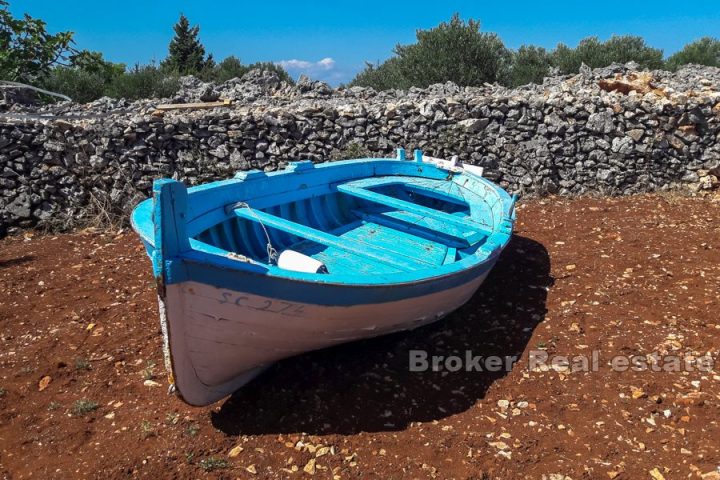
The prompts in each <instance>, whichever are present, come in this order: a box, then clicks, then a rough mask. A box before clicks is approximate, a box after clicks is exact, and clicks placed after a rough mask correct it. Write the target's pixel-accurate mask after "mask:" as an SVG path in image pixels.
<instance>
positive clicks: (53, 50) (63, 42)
mask: <svg viewBox="0 0 720 480" xmlns="http://www.w3.org/2000/svg"><path fill="white" fill-rule="evenodd" d="M45 27H46V24H45V22H43V21H42V20H38V19H35V18H32V17H31V16H29V15H28V14H24V15H23V18H22V19H17V18H14V17H13V16H12V14H11V13H10V10H9V3H8V2H7V1H6V0H0V79H3V80H15V81H20V82H35V81H37V80H38V79H40V78H42V77H44V76H45V75H47V74H48V73H49V71H50V69H51V68H52V67H53V66H55V65H61V64H63V62H64V61H65V60H66V59H67V57H68V55H70V54H71V53H73V52H74V49H73V48H72V45H73V32H59V33H56V34H55V35H52V34H50V33H48V32H47V30H46V28H45Z"/></svg>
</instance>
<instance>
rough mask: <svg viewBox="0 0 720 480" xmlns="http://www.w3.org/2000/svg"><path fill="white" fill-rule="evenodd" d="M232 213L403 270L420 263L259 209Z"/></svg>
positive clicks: (240, 210) (238, 210)
mask: <svg viewBox="0 0 720 480" xmlns="http://www.w3.org/2000/svg"><path fill="white" fill-rule="evenodd" d="M234 214H235V215H237V216H238V217H240V218H243V219H245V220H250V221H252V222H257V223H258V224H263V225H265V227H266V228H276V229H278V230H281V231H283V232H288V233H292V234H293V235H298V236H300V237H303V238H305V239H307V240H310V241H312V242H315V243H319V244H322V245H327V246H330V247H335V248H337V249H340V250H343V251H346V252H351V253H353V254H355V255H357V256H359V257H368V258H370V259H372V260H375V261H378V262H381V263H386V264H388V265H392V266H395V267H398V268H401V269H403V270H414V269H417V266H418V264H419V263H421V262H420V261H408V260H405V259H404V258H402V257H401V258H398V257H395V256H393V255H391V254H389V252H387V251H383V250H382V249H380V248H378V247H374V246H370V245H357V244H355V245H354V244H351V243H349V242H346V241H343V240H342V239H341V238H338V237H336V236H334V235H331V234H328V233H325V232H323V231H321V230H317V229H315V228H311V227H306V226H305V225H300V224H299V223H295V222H291V221H289V220H285V219H284V218H279V217H276V216H274V215H270V214H269V213H265V212H263V211H260V210H255V209H251V208H238V209H235V210H234Z"/></svg>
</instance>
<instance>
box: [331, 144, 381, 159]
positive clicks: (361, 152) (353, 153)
mask: <svg viewBox="0 0 720 480" xmlns="http://www.w3.org/2000/svg"><path fill="white" fill-rule="evenodd" d="M371 156H372V155H371V153H370V150H368V149H367V148H366V147H365V146H363V145H361V144H359V143H350V144H348V145H346V146H345V148H343V149H342V150H334V151H333V152H332V153H331V154H330V158H331V159H333V160H354V159H356V158H369V157H371Z"/></svg>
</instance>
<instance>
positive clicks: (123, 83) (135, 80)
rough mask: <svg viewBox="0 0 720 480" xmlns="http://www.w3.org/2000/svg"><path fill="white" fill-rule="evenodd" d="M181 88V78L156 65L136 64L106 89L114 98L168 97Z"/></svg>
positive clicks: (108, 94) (107, 93) (106, 92)
mask: <svg viewBox="0 0 720 480" xmlns="http://www.w3.org/2000/svg"><path fill="white" fill-rule="evenodd" d="M179 89H180V78H179V76H178V75H177V74H176V73H168V72H165V71H163V70H162V69H160V68H157V67H156V66H154V65H144V66H141V65H135V67H133V68H132V69H131V70H130V71H128V72H126V73H125V74H124V75H122V76H120V77H118V78H116V79H115V80H114V81H113V82H112V83H111V84H110V85H108V87H107V89H106V90H105V94H106V95H107V96H109V97H113V98H127V99H128V100H137V99H140V98H167V97H172V96H173V95H175V93H177V91H178V90H179Z"/></svg>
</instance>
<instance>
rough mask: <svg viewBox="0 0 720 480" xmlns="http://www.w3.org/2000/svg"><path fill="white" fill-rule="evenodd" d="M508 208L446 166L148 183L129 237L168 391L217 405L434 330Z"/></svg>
mask: <svg viewBox="0 0 720 480" xmlns="http://www.w3.org/2000/svg"><path fill="white" fill-rule="evenodd" d="M514 204H515V197H514V196H513V197H511V196H510V195H508V194H507V193H506V192H505V191H504V190H502V189H501V188H500V187H498V186H497V185H495V184H493V183H492V182H490V181H488V180H486V179H484V178H483V177H482V170H481V169H480V168H479V167H475V166H471V165H465V164H458V163H457V161H456V160H455V159H453V160H441V159H435V158H431V157H423V155H422V152H420V151H415V155H414V158H413V159H406V158H405V152H404V150H402V149H400V150H398V155H397V158H385V159H369V158H368V159H360V160H350V161H341V162H330V163H323V164H318V165H314V164H313V163H312V162H309V161H301V162H293V163H291V164H290V165H289V166H288V168H286V169H285V170H283V171H279V172H273V173H264V172H260V171H253V170H251V171H247V172H240V173H238V174H237V175H235V177H234V178H233V179H231V180H225V181H219V182H214V183H210V184H207V185H200V186H197V187H193V188H189V189H188V188H186V187H185V186H184V185H183V184H182V183H180V182H177V181H174V180H158V181H156V182H155V184H154V186H153V198H152V199H148V200H146V201H144V202H142V203H141V204H139V205H138V207H137V208H136V209H135V211H134V212H133V215H132V224H133V228H134V229H135V230H136V231H137V233H138V234H139V235H140V237H141V238H142V240H143V242H144V244H145V247H146V249H147V252H148V255H149V256H150V258H151V260H152V265H153V272H154V275H155V278H156V281H157V291H158V297H159V301H160V318H161V326H162V332H163V336H164V352H165V362H166V367H167V370H168V374H169V378H170V384H171V388H172V389H173V390H174V391H175V392H176V393H177V394H178V395H180V396H181V397H182V399H184V400H185V401H186V402H187V403H190V404H192V405H207V404H209V403H212V402H214V401H217V400H219V399H221V398H223V397H225V396H227V395H229V394H230V393H232V392H233V391H235V390H237V389H238V388H240V387H241V386H242V385H244V384H245V383H247V382H249V381H250V380H251V379H252V378H254V377H255V376H256V375H258V374H259V373H260V372H261V371H262V370H263V369H265V368H266V367H268V366H269V365H271V364H272V363H273V362H275V361H277V360H280V359H283V358H287V357H291V356H293V355H296V354H299V353H302V352H306V351H309V350H314V349H319V348H323V347H327V346H331V345H337V344H340V343H343V342H350V341H353V340H357V339H361V338H366V337H371V336H376V335H382V334H386V333H390V332H395V331H398V330H406V329H412V328H416V327H419V326H421V325H425V324H427V323H430V322H433V321H436V320H438V319H440V318H442V317H443V316H445V315H447V314H448V313H450V312H451V311H453V310H454V309H456V308H458V307H459V306H461V305H462V304H463V303H465V302H466V301H467V300H468V299H469V298H470V297H471V296H472V295H473V293H474V292H475V291H476V290H477V288H478V287H479V286H480V284H481V283H482V282H483V280H484V279H485V277H486V276H487V274H488V272H489V271H490V269H491V268H492V267H493V265H494V264H495V262H496V261H497V259H498V256H499V255H500V252H501V251H502V250H503V248H504V247H505V245H507V243H508V241H509V239H510V236H511V234H512V227H513V223H514V219H515V213H514Z"/></svg>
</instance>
